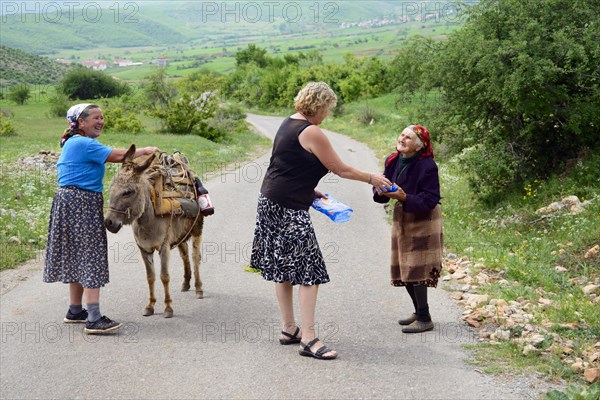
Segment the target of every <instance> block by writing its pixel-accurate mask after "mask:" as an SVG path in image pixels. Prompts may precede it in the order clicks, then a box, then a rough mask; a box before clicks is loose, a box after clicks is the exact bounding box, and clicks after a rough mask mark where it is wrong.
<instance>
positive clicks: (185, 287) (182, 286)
mask: <svg viewBox="0 0 600 400" xmlns="http://www.w3.org/2000/svg"><path fill="white" fill-rule="evenodd" d="M188 290H190V284H189V283H184V284H183V285H181V291H182V292H187V291H188Z"/></svg>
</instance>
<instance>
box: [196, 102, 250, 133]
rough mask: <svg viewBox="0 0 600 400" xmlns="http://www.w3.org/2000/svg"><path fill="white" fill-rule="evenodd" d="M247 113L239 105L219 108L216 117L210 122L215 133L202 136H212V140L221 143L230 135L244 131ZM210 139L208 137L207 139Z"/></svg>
mask: <svg viewBox="0 0 600 400" xmlns="http://www.w3.org/2000/svg"><path fill="white" fill-rule="evenodd" d="M245 120H246V113H245V112H244V110H243V109H242V108H241V107H240V106H239V105H237V104H230V105H226V106H223V107H219V108H217V110H216V112H215V115H214V116H213V117H212V118H211V119H210V120H209V121H208V125H209V127H211V128H213V129H214V132H206V134H204V135H201V136H204V137H207V136H206V135H209V136H212V138H211V139H210V140H213V141H221V140H223V139H224V138H226V137H227V136H228V135H231V134H232V133H234V132H236V131H238V130H240V129H243V128H244V127H245V126H246V123H245ZM207 138H208V137H207Z"/></svg>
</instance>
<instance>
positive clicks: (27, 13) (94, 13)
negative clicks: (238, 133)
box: [0, 0, 456, 55]
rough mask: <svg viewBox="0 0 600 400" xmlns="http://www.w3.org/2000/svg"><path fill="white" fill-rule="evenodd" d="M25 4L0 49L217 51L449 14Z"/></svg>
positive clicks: (9, 20)
mask: <svg viewBox="0 0 600 400" xmlns="http://www.w3.org/2000/svg"><path fill="white" fill-rule="evenodd" d="M24 4H25V3H18V2H14V3H10V4H8V3H6V4H5V5H4V6H3V7H2V24H0V35H1V41H2V45H4V46H9V47H13V48H18V49H21V50H24V51H27V52H29V53H33V54H38V55H42V54H45V55H49V54H55V53H58V52H60V51H64V50H69V49H70V50H89V49H96V48H105V47H110V48H123V47H140V46H171V45H176V44H179V45H181V44H194V45H209V46H210V47H215V45H216V46H219V45H220V44H223V43H231V41H232V39H236V40H237V41H238V42H239V41H243V40H244V39H247V38H249V37H253V36H257V35H258V36H262V35H268V36H271V37H273V36H276V35H281V34H285V33H300V34H302V33H304V34H312V33H314V32H315V31H330V30H338V29H339V28H340V25H341V24H344V23H346V24H348V23H358V22H361V21H362V22H364V21H369V20H373V19H380V20H381V19H384V18H392V19H393V18H398V17H402V16H408V17H410V18H412V19H415V18H423V19H425V18H426V17H427V16H429V17H430V18H431V17H433V16H434V14H435V13H436V12H437V13H438V14H442V19H443V18H444V17H451V16H450V15H449V13H450V12H451V10H452V8H448V7H446V8H444V7H445V6H444V7H442V6H441V5H440V2H425V1H421V2H406V1H380V0H376V1H337V2H307V1H300V2H289V3H286V2H283V3H281V2H249V1H238V2H195V1H172V2H164V1H152V2H150V1H145V2H144V1H140V2H123V3H121V2H114V3H113V2H94V3H77V2H72V3H60V2H49V1H39V2H35V3H34V4H29V5H27V6H25V5H24ZM67 4H73V5H71V6H68V5H67ZM428 4H429V5H428ZM100 7H102V8H100ZM446 19H447V20H448V21H449V20H454V19H455V18H446ZM438 22H439V18H438ZM442 22H447V21H442ZM453 22H456V21H453Z"/></svg>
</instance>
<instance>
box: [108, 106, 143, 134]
mask: <svg viewBox="0 0 600 400" xmlns="http://www.w3.org/2000/svg"><path fill="white" fill-rule="evenodd" d="M102 113H103V114H104V128H105V129H106V130H109V131H118V132H128V133H140V132H142V131H143V130H144V125H143V124H142V121H140V119H139V118H138V117H137V114H135V113H133V112H131V111H123V109H122V108H121V107H118V106H115V107H107V108H103V109H102Z"/></svg>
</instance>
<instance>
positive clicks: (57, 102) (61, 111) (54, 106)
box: [48, 90, 72, 117]
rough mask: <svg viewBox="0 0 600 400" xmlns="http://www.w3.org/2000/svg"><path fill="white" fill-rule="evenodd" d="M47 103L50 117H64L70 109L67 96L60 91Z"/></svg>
mask: <svg viewBox="0 0 600 400" xmlns="http://www.w3.org/2000/svg"><path fill="white" fill-rule="evenodd" d="M48 102H49V103H50V111H49V115H50V116H51V117H66V116H67V110H68V109H69V107H71V103H72V102H71V100H70V99H69V96H67V95H66V94H64V93H63V92H62V91H60V90H59V91H57V92H56V93H55V94H54V95H53V96H52V97H50V98H49V99H48Z"/></svg>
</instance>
